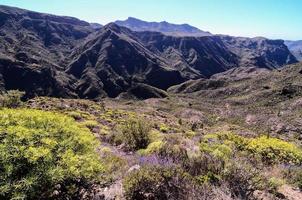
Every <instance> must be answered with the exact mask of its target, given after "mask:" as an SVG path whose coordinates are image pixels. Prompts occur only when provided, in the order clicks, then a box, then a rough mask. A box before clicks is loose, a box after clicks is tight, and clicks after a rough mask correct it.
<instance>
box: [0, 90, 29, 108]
mask: <svg viewBox="0 0 302 200" xmlns="http://www.w3.org/2000/svg"><path fill="white" fill-rule="evenodd" d="M24 94H25V93H24V92H20V91H19V90H9V91H7V92H6V93H4V94H2V95H0V107H7V108H17V107H19V106H20V105H22V101H21V98H22V97H23V96H24Z"/></svg>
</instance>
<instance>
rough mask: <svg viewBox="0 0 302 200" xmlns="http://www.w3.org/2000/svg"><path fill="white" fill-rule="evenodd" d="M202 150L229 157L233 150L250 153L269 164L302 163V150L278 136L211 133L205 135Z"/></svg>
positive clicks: (201, 145)
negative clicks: (255, 136)
mask: <svg viewBox="0 0 302 200" xmlns="http://www.w3.org/2000/svg"><path fill="white" fill-rule="evenodd" d="M200 149H201V151H202V152H208V153H211V154H213V155H216V156H217V157H221V158H224V159H227V158H229V157H230V155H231V154H232V152H234V151H236V152H237V153H238V152H239V153H240V152H241V153H242V152H245V153H248V154H249V155H251V156H254V157H260V158H261V159H262V161H263V162H265V163H267V164H274V163H285V164H301V162H302V150H301V149H300V148H299V147H298V146H296V145H295V144H293V143H290V142H286V141H283V140H281V139H278V138H271V137H266V136H260V137H257V138H252V139H248V138H244V137H242V136H238V135H235V134H233V133H222V134H211V135H208V136H205V137H204V139H203V140H202V142H201V144H200Z"/></svg>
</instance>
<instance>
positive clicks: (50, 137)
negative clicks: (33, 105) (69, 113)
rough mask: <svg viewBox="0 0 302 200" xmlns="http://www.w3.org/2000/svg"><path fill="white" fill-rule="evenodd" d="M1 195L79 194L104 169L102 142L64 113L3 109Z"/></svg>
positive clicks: (0, 166) (41, 196) (1, 121)
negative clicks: (101, 154)
mask: <svg viewBox="0 0 302 200" xmlns="http://www.w3.org/2000/svg"><path fill="white" fill-rule="evenodd" d="M0 116H1V117H0V169H1V170H0V177H1V179H0V199H11V198H13V199H37V198H50V196H51V194H52V192H53V191H54V190H55V189H54V188H55V186H56V185H58V184H60V185H61V189H60V193H62V194H63V193H65V194H68V195H71V196H72V195H76V196H77V195H78V194H77V193H78V192H79V191H78V190H77V189H78V188H79V187H80V186H84V185H87V184H88V185H89V183H91V182H92V181H95V180H96V179H97V177H98V174H99V173H100V172H102V170H103V168H102V165H101V164H100V160H99V157H98V155H97V154H96V151H95V150H96V148H97V146H98V145H99V144H98V142H97V140H96V139H95V138H94V136H93V135H92V134H91V133H90V131H89V130H88V129H87V128H82V127H81V126H80V125H78V123H76V122H75V121H74V119H72V118H70V117H66V116H64V115H61V114H56V113H52V112H43V111H38V110H30V109H3V110H0Z"/></svg>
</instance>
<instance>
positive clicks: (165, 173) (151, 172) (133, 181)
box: [123, 166, 195, 200]
mask: <svg viewBox="0 0 302 200" xmlns="http://www.w3.org/2000/svg"><path fill="white" fill-rule="evenodd" d="M123 187H124V190H125V197H126V199H129V200H130V199H136V200H148V199H150V200H151V199H152V200H166V199H190V195H192V192H190V191H191V190H193V189H194V187H195V184H194V182H193V181H192V179H191V177H190V176H189V175H188V174H186V173H185V172H183V171H182V170H181V169H179V168H174V167H163V166H143V167H142V168H141V169H139V170H136V171H133V172H131V173H130V174H129V175H128V176H127V177H126V178H125V179H124V181H123Z"/></svg>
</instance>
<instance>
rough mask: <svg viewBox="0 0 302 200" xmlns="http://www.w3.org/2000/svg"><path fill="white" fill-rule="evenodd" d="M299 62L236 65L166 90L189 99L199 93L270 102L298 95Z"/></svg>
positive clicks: (241, 101) (300, 90) (247, 101)
mask: <svg viewBox="0 0 302 200" xmlns="http://www.w3.org/2000/svg"><path fill="white" fill-rule="evenodd" d="M301 80H302V65H301V64H300V63H298V64H293V65H288V66H286V67H283V68H280V69H277V70H276V69H275V70H268V69H261V68H255V67H239V68H234V69H230V70H228V71H226V72H222V73H218V74H215V75H214V76H212V77H211V78H210V79H197V80H190V81H187V82H184V83H182V84H180V85H176V86H172V87H171V88H169V89H168V92H170V93H175V94H183V95H185V96H190V97H192V98H193V96H194V97H198V96H202V97H205V98H215V99H217V100H218V99H224V100H226V101H227V100H229V101H233V102H234V103H237V104H238V105H241V104H242V105H243V104H246V105H248V104H252V103H254V102H258V103H261V102H265V104H272V105H273V104H274V103H279V102H282V101H286V100H288V99H292V98H294V97H297V98H299V97H301V95H302V84H301Z"/></svg>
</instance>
